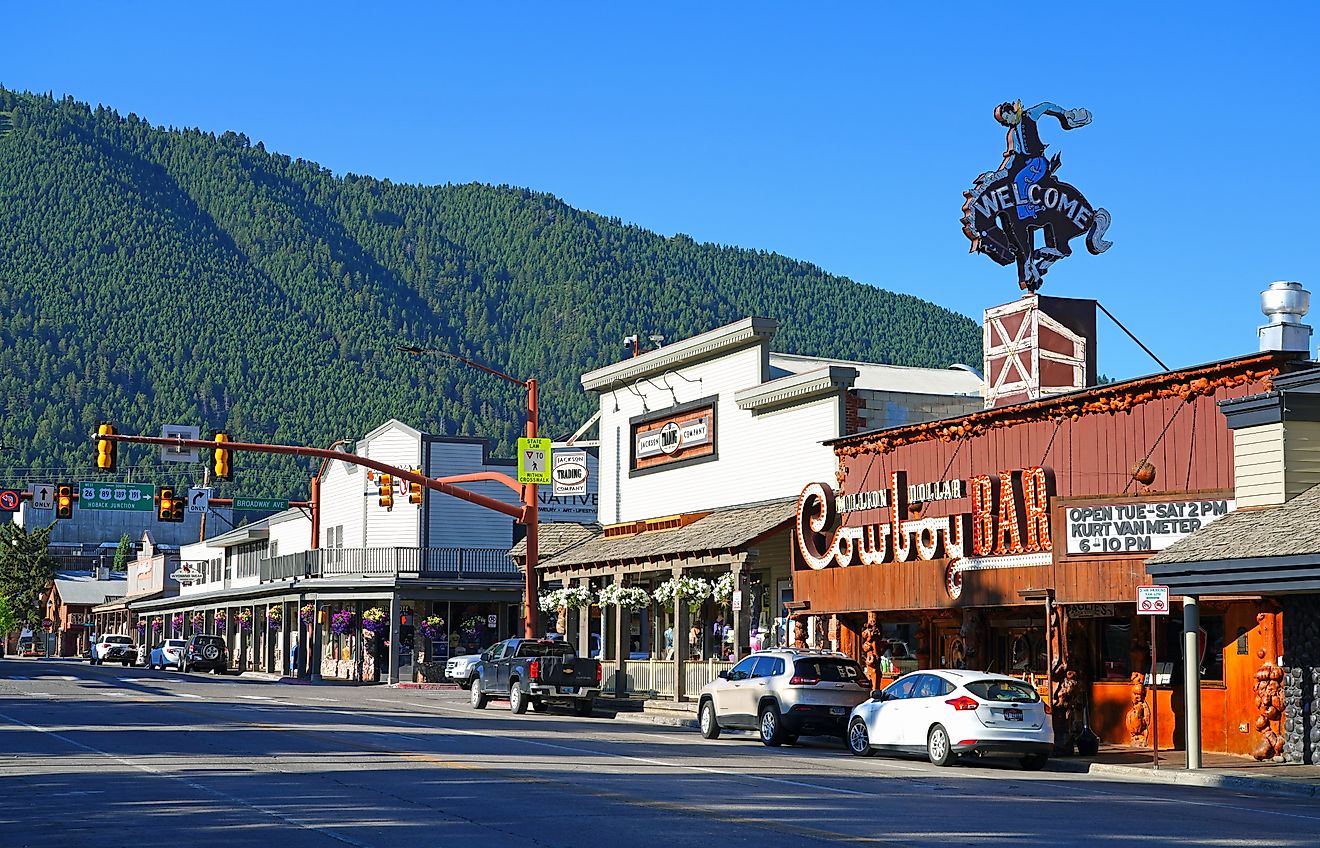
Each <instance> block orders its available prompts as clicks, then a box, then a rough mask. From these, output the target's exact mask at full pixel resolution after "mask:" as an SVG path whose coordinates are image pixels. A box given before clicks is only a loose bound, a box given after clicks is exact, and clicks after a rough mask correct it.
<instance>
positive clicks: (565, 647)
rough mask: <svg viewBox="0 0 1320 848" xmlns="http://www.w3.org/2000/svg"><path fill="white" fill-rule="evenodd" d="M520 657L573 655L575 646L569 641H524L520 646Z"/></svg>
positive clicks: (518, 654)
mask: <svg viewBox="0 0 1320 848" xmlns="http://www.w3.org/2000/svg"><path fill="white" fill-rule="evenodd" d="M514 656H519V657H572V656H576V654H574V653H573V647H572V646H571V645H569V644H568V643H567V642H523V643H522V644H521V645H519V646H518V653H517V654H515V655H514Z"/></svg>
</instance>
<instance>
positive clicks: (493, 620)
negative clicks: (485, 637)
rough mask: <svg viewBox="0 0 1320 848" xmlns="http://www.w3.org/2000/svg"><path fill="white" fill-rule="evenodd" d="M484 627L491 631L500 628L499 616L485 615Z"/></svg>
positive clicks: (494, 614)
mask: <svg viewBox="0 0 1320 848" xmlns="http://www.w3.org/2000/svg"><path fill="white" fill-rule="evenodd" d="M486 626H487V627H489V628H490V629H491V630H494V629H495V628H496V627H499V626H500V617H499V615H497V614H496V613H491V614H489V615H487V616H486Z"/></svg>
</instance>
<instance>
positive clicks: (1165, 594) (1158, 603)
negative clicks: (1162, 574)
mask: <svg viewBox="0 0 1320 848" xmlns="http://www.w3.org/2000/svg"><path fill="white" fill-rule="evenodd" d="M1168 614H1169V587H1168V586H1138V587H1137V615H1168Z"/></svg>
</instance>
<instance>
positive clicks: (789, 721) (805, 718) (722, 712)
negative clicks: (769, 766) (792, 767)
mask: <svg viewBox="0 0 1320 848" xmlns="http://www.w3.org/2000/svg"><path fill="white" fill-rule="evenodd" d="M870 693H871V681H870V680H868V679H867V677H866V675H865V674H864V673H863V672H862V667H861V666H860V665H858V664H857V662H856V661H854V660H853V659H851V658H849V657H848V656H847V655H845V654H841V653H838V652H837V651H800V650H795V649H791V648H789V649H780V650H771V651H758V652H757V653H754V654H752V655H751V656H749V657H747V658H746V659H744V660H742V661H741V662H739V663H738V664H737V665H735V666H734V667H733V668H732V669H730V670H729V671H723V672H720V679H719V680H715V681H713V682H711V683H708V684H706V685H705V686H704V687H703V688H702V690H701V696H700V700H699V701H698V703H697V714H698V717H699V719H700V725H701V735H702V736H704V737H706V738H707V739H717V738H719V735H720V729H721V728H724V727H740V728H746V729H749V730H756V731H757V732H758V733H759V734H760V736H761V741H762V742H763V743H765V744H766V745H782V744H783V743H785V742H787V743H789V744H790V745H791V744H792V743H794V742H796V741H797V738H798V736H799V735H800V734H808V735H810V734H820V735H833V736H839V737H842V736H843V735H844V730H845V728H846V727H847V725H848V715H849V713H851V712H852V709H853V707H855V706H857V705H858V704H860V703H862V702H863V701H865V700H866V699H867V698H869V697H870Z"/></svg>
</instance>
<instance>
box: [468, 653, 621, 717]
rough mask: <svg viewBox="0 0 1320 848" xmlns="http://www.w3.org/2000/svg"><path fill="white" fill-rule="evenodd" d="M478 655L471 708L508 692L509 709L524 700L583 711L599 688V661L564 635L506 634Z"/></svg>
mask: <svg viewBox="0 0 1320 848" xmlns="http://www.w3.org/2000/svg"><path fill="white" fill-rule="evenodd" d="M482 657H483V658H482V660H481V661H480V662H478V663H477V675H476V677H475V678H474V679H473V681H472V708H473V709H476V710H484V709H485V708H486V703H487V702H488V701H490V700H491V699H492V698H508V699H509V709H510V710H512V711H513V712H515V713H518V714H521V713H524V712H526V711H527V706H528V705H529V704H530V705H531V706H532V708H533V709H535V710H536V711H537V712H545V711H546V710H547V709H549V707H550V705H551V704H556V703H558V704H568V705H570V706H572V707H573V712H575V713H577V714H578V715H581V716H585V715H591V710H592V708H593V706H594V705H595V701H596V696H597V695H599V694H600V676H601V669H600V661H599V660H593V659H588V658H585V657H579V656H578V655H577V653H576V652H574V650H573V646H572V645H570V644H569V643H568V642H565V641H563V640H560V641H551V640H549V639H507V640H505V641H503V642H500V643H499V644H497V645H493V646H492V647H490V648H489V649H488V650H487V651H486V652H485V653H483V654H482Z"/></svg>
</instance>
